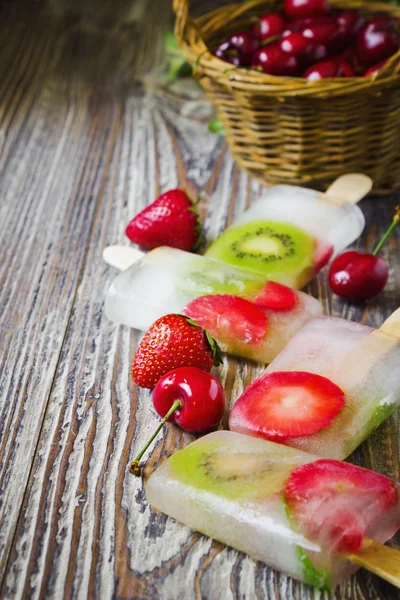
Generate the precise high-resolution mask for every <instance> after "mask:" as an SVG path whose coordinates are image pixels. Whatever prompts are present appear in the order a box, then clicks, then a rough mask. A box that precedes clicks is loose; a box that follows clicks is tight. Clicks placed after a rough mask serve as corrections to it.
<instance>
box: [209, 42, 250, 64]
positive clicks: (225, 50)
mask: <svg viewBox="0 0 400 600" xmlns="http://www.w3.org/2000/svg"><path fill="white" fill-rule="evenodd" d="M215 56H216V57H217V58H220V59H221V60H224V61H225V62H227V63H229V64H231V65H234V66H235V67H244V66H246V60H245V59H244V57H243V55H242V54H241V53H240V51H239V50H237V49H235V48H231V46H230V45H229V44H228V42H224V43H223V44H221V45H220V46H218V48H217V49H216V51H215Z"/></svg>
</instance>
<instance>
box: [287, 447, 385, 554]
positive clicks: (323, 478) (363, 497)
mask: <svg viewBox="0 0 400 600" xmlns="http://www.w3.org/2000/svg"><path fill="white" fill-rule="evenodd" d="M283 496H284V499H285V503H286V506H287V509H288V514H289V516H290V519H291V521H292V522H294V523H295V524H296V525H297V526H298V527H299V529H300V531H301V532H302V533H303V535H305V536H306V537H307V538H309V539H311V540H313V541H316V542H319V543H321V544H323V546H325V547H327V546H328V547H329V549H330V551H336V552H357V551H358V550H359V549H360V548H361V544H362V541H363V537H364V536H365V535H368V534H369V532H370V530H371V529H373V528H374V527H375V526H376V525H378V524H379V522H381V520H382V516H383V514H384V513H386V512H388V511H390V509H391V508H393V507H394V506H395V505H396V503H397V492H396V489H395V487H394V485H393V483H392V482H391V481H390V479H388V478H387V477H385V476H384V475H379V474H378V473H374V472H373V471H369V470H368V469H363V468H361V467H357V466H355V465H351V464H348V463H344V462H341V461H338V460H329V459H320V460H317V461H315V462H313V463H308V464H305V465H301V466H299V467H296V468H295V469H294V470H293V471H292V473H291V475H290V477H289V479H288V481H287V482H286V486H285V489H284V492H283Z"/></svg>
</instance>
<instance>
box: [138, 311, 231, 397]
mask: <svg viewBox="0 0 400 600" xmlns="http://www.w3.org/2000/svg"><path fill="white" fill-rule="evenodd" d="M220 362H221V357H220V349H219V346H218V344H217V342H216V341H215V340H214V339H213V338H212V337H211V336H210V335H209V334H208V333H207V331H205V330H204V329H202V328H201V327H200V326H199V325H197V323H195V321H193V320H192V319H189V318H188V317H185V316H183V315H177V314H170V315H165V316H164V317H160V318H159V319H157V321H155V322H154V323H153V325H152V326H151V327H150V329H149V330H148V331H147V333H146V334H145V335H144V337H143V339H142V341H141V342H140V345H139V348H138V349H137V352H136V354H135V357H134V359H133V364H132V377H133V380H134V382H135V383H136V384H137V385H138V386H139V387H142V388H153V387H154V386H155V385H156V383H157V381H158V380H159V379H160V378H161V377H162V376H163V375H165V373H168V372H169V371H171V370H172V369H177V368H178V367H197V368H199V369H203V370H204V371H210V370H211V367H212V366H213V365H218V364H219V363H220Z"/></svg>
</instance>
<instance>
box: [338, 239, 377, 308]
mask: <svg viewBox="0 0 400 600" xmlns="http://www.w3.org/2000/svg"><path fill="white" fill-rule="evenodd" d="M387 280H388V267H387V264H386V262H385V261H384V260H383V258H380V257H379V256H374V255H373V254H366V253H363V252H357V251H356V250H349V251H347V252H344V253H343V254H340V255H339V256H337V257H336V258H335V259H334V261H333V262H332V264H331V267H330V269H329V285H330V286H331V289H332V291H333V292H335V294H337V295H338V296H341V297H342V298H346V300H353V301H356V302H357V301H362V300H368V299H369V298H372V297H373V296H376V295H377V294H379V292H381V291H382V290H383V288H384V287H385V285H386V283H387Z"/></svg>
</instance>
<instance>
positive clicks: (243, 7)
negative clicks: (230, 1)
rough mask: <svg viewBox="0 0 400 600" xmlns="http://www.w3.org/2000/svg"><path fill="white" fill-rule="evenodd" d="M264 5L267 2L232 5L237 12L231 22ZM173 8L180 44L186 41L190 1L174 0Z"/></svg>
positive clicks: (259, 1)
mask: <svg viewBox="0 0 400 600" xmlns="http://www.w3.org/2000/svg"><path fill="white" fill-rule="evenodd" d="M263 5H265V0H250V2H249V1H247V2H240V3H238V4H236V5H232V8H235V10H232V11H231V13H230V15H229V17H230V20H232V19H236V18H237V17H240V16H241V15H242V14H243V13H246V12H248V11H249V10H250V9H252V8H256V7H258V6H263ZM172 7H173V9H174V12H175V15H176V21H175V35H176V36H177V39H178V43H180V42H181V41H183V39H184V35H185V29H186V26H187V24H188V21H189V0H173V5H172Z"/></svg>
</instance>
